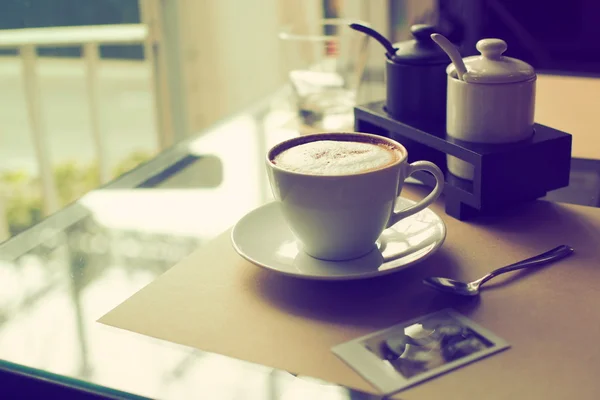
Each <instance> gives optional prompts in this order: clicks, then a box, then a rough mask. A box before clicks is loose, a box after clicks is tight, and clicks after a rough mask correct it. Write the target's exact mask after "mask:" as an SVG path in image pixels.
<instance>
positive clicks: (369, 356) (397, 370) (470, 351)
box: [331, 309, 510, 395]
mask: <svg viewBox="0 0 600 400" xmlns="http://www.w3.org/2000/svg"><path fill="white" fill-rule="evenodd" d="M509 347H510V346H509V344H508V343H507V342H506V341H504V340H503V339H501V338H499V337H498V336H496V335H494V334H493V333H492V332H490V331H488V330H487V329H484V328H482V327H481V326H479V325H477V324H476V323H475V322H473V321H471V320H470V319H469V318H467V317H465V316H464V315H461V314H459V313H458V312H456V311H454V310H450V309H447V310H442V311H438V312H435V313H433V314H428V315H425V316H422V317H418V318H415V319H413V320H411V321H407V322H402V323H400V324H397V325H394V326H392V327H390V328H387V329H384V330H381V331H378V332H375V333H373V334H370V335H367V336H363V337H361V338H358V339H354V340H351V341H349V342H346V343H342V344H339V345H337V346H334V347H333V348H332V349H331V351H333V353H335V355H337V356H338V357H339V358H340V359H342V360H343V361H344V362H345V363H346V364H348V365H349V366H350V367H351V368H352V369H354V370H355V371H356V372H358V373H359V374H360V375H361V376H362V377H363V378H365V379H366V380H367V381H369V382H370V383H371V384H372V385H373V386H374V387H375V388H376V389H377V390H379V391H380V392H381V393H382V394H384V395H390V394H392V393H395V392H398V391H400V390H403V389H406V388H408V387H410V386H413V385H416V384H417V383H420V382H423V381H425V380H428V379H431V378H433V377H435V376H438V375H441V374H443V373H446V372H448V371H451V370H453V369H456V368H459V367H462V366H463V365H465V364H468V363H471V362H473V361H476V360H479V359H481V358H483V357H487V356H489V355H490V354H494V353H497V352H499V351H501V350H504V349H507V348H509Z"/></svg>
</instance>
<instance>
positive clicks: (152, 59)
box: [0, 0, 173, 241]
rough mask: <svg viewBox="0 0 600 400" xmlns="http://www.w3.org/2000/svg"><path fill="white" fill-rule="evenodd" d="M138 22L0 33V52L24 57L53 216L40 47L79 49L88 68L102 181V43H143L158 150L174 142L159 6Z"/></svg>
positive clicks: (2, 229) (4, 229) (145, 9)
mask: <svg viewBox="0 0 600 400" xmlns="http://www.w3.org/2000/svg"><path fill="white" fill-rule="evenodd" d="M140 10H141V20H142V23H140V24H123V25H96V26H69V27H51V28H27V29H14V30H2V31H0V49H10V50H17V51H18V54H19V57H20V59H21V65H22V74H23V82H24V87H23V90H24V94H25V103H26V107H27V117H28V119H29V126H30V130H31V136H32V142H33V145H34V151H35V157H36V161H37V167H38V174H39V178H40V181H41V186H42V197H43V212H44V214H45V215H49V214H51V213H53V212H55V211H57V210H58V208H59V207H60V204H59V199H58V195H57V187H56V182H55V179H54V174H53V168H52V160H51V157H50V154H49V152H48V148H49V146H48V143H47V141H48V138H47V133H46V126H45V123H44V120H43V112H42V111H43V110H42V109H43V104H42V102H41V97H40V84H39V78H38V73H37V70H38V54H37V53H38V51H37V50H38V49H40V48H48V47H51V48H60V47H71V48H72V47H75V46H80V47H81V49H82V57H83V59H84V61H85V69H86V96H87V99H86V100H87V104H88V110H89V118H90V121H91V134H92V139H93V145H94V152H95V156H96V159H97V162H98V166H99V180H100V182H101V183H106V182H107V181H108V180H109V179H110V174H109V168H108V160H107V156H106V148H105V144H104V140H103V135H102V129H101V125H100V123H99V115H98V113H99V106H98V102H99V101H98V85H99V79H98V65H99V61H100V53H99V48H100V46H103V45H142V46H143V47H144V60H145V62H147V63H149V66H150V71H151V82H149V84H150V87H151V92H152V94H153V108H154V110H153V111H154V115H153V116H152V117H153V118H155V119H156V126H157V127H158V129H157V132H158V143H159V147H160V148H161V149H162V148H165V147H167V146H169V145H170V144H171V143H172V141H173V134H172V129H171V126H172V121H171V114H170V112H169V109H170V108H169V107H168V104H169V98H168V88H167V78H166V73H165V70H166V60H165V57H164V51H161V50H162V49H161V46H160V43H161V42H162V34H161V33H162V29H161V25H160V18H158V14H157V13H158V9H157V3H156V2H155V1H153V0H149V1H140ZM6 220H7V218H6V214H5V210H4V206H3V200H2V199H0V241H2V240H4V239H6V238H7V237H8V226H7V222H6Z"/></svg>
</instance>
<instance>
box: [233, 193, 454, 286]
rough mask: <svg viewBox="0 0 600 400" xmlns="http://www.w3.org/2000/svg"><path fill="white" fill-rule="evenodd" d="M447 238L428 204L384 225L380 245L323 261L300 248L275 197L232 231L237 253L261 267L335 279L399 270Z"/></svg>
mask: <svg viewBox="0 0 600 400" xmlns="http://www.w3.org/2000/svg"><path fill="white" fill-rule="evenodd" d="M411 204H414V202H413V201H411V200H408V199H404V198H400V199H399V201H398V207H397V208H398V209H403V208H406V207H408V206H409V205H411ZM445 238H446V225H444V222H443V221H442V219H441V218H440V217H439V216H438V215H437V214H436V213H434V212H433V211H431V210H430V209H428V208H426V209H425V210H423V211H421V212H419V213H417V214H415V215H412V216H410V217H408V218H406V219H404V220H402V221H400V222H399V223H397V224H396V225H394V226H393V227H391V228H390V229H387V230H385V231H384V233H383V234H382V235H381V237H380V238H379V241H378V249H375V250H373V251H372V252H371V253H369V254H367V255H366V256H363V257H361V258H356V259H354V260H348V261H337V262H336V261H325V260H319V259H316V258H313V257H311V256H309V255H307V254H305V253H304V252H302V251H301V250H300V249H299V247H298V244H297V242H296V239H295V238H294V236H293V235H292V232H291V231H290V229H289V228H288V227H287V225H286V223H285V221H284V219H283V215H282V214H281V211H280V209H279V204H278V203H277V202H273V203H269V204H266V205H264V206H262V207H259V208H257V209H255V210H254V211H251V212H250V213H248V214H246V215H245V216H244V217H243V218H242V219H240V220H239V221H238V223H237V224H236V225H235V226H234V227H233V231H232V232H231V242H232V243H233V247H234V248H235V250H236V251H237V252H238V254H240V255H241V256H242V257H244V258H245V259H246V260H248V261H250V262H251V263H253V264H256V265H258V266H259V267H263V268H266V269H268V270H271V271H273V272H277V273H280V274H284V275H289V276H293V277H297V278H305V279H318V280H336V281H340V280H351V279H365V278H372V277H376V276H381V275H386V274H390V273H392V272H397V271H400V270H402V269H404V268H407V267H409V266H411V265H413V264H416V263H417V262H419V261H422V260H424V259H425V258H427V257H429V256H430V255H432V254H433V253H435V252H436V251H437V250H438V249H439V248H440V246H441V245H442V243H443V242H444V239H445ZM382 243H383V244H384V245H382Z"/></svg>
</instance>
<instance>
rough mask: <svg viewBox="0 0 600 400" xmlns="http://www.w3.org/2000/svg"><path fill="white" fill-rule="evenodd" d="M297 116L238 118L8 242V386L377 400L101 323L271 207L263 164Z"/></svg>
mask: <svg viewBox="0 0 600 400" xmlns="http://www.w3.org/2000/svg"><path fill="white" fill-rule="evenodd" d="M268 110H269V105H268V104H267V106H266V111H268ZM289 118H291V114H286V113H285V111H273V112H265V109H262V110H259V112H258V113H249V114H243V115H240V116H238V117H236V118H232V119H230V120H228V121H226V122H225V123H223V124H221V125H218V126H217V127H215V128H213V129H212V130H209V131H208V132H206V133H205V134H204V135H201V136H200V137H198V138H194V139H191V140H189V141H188V142H185V143H181V144H180V145H177V146H175V147H173V148H171V149H170V150H168V151H166V152H164V153H163V154H161V155H159V156H158V157H156V158H155V159H154V160H152V161H150V162H149V163H146V164H144V165H142V166H140V167H139V168H137V169H136V170H134V171H132V172H131V173H129V174H127V175H125V176H123V177H121V178H119V179H117V180H115V181H114V182H112V183H110V184H109V185H107V186H106V187H103V188H101V189H99V190H96V191H92V192H90V193H88V194H87V195H85V196H84V197H82V198H81V199H80V200H79V201H77V202H76V203H74V204H71V205H70V206H68V207H66V208H65V209H63V210H62V211H60V212H59V213H57V214H55V215H53V216H51V217H49V218H47V219H46V220H44V221H42V223H40V224H38V225H37V226H35V227H33V228H31V229H29V230H27V231H25V232H23V233H22V234H20V235H17V236H15V237H13V238H12V239H11V240H9V241H7V242H5V243H3V244H1V245H0V359H1V360H4V361H2V362H0V381H2V382H13V380H12V378H14V377H15V376H17V375H15V374H21V375H24V376H29V377H37V378H42V379H44V380H48V381H49V382H57V383H60V384H62V385H66V386H68V387H69V386H70V387H75V388H79V389H81V390H86V391H88V392H89V391H92V392H97V393H100V394H101V395H102V396H107V397H110V396H112V397H115V398H120V397H135V396H143V397H150V398H167V399H170V398H211V399H219V398H227V399H229V398H257V399H259V398H260V399H262V398H266V399H306V398H311V399H318V398H322V399H340V400H341V399H369V398H376V397H374V396H370V395H367V394H363V393H359V392H356V391H352V390H350V389H347V388H343V387H340V386H337V385H331V384H328V383H326V382H320V381H316V380H312V379H310V378H304V377H299V378H298V377H294V376H293V375H292V374H290V373H288V372H284V371H278V370H274V369H272V368H269V367H266V366H260V365H254V364H250V363H247V362H243V361H238V360H234V359H231V358H228V357H225V356H221V355H218V354H211V353H205V352H202V351H199V350H195V349H192V348H188V347H184V346H179V345H175V344H172V343H168V342H164V341H160V340H156V339H153V338H149V337H145V336H142V335H138V334H134V333H131V332H127V331H122V330H118V329H115V328H112V327H108V326H104V325H102V324H100V323H98V322H96V321H97V319H98V318H99V317H101V316H102V315H104V314H105V313H106V312H108V311H109V310H111V309H112V308H114V307H115V306H117V305H118V304H120V303H121V302H122V301H124V300H125V299H127V298H128V297H130V296H131V295H132V294H133V293H135V292H136V291H137V290H139V289H141V288H142V287H144V286H145V285H147V284H148V283H150V282H151V281H152V280H154V279H155V278H156V277H157V276H158V275H160V274H161V273H163V272H165V271H166V270H167V269H169V268H170V267H172V266H173V265H174V264H176V263H177V262H178V261H180V260H181V259H183V258H184V257H186V256H187V255H188V254H190V253H191V252H192V251H194V250H195V249H197V248H198V247H200V246H202V245H203V244H204V243H206V242H207V241H209V240H211V239H212V238H213V237H215V236H216V235H217V234H219V233H221V232H222V231H223V230H225V229H227V228H228V227H229V226H231V225H232V224H233V223H234V222H235V221H237V219H239V218H240V217H241V216H242V215H244V214H245V213H246V212H248V211H249V210H251V209H253V208H255V207H257V206H259V205H261V204H264V203H265V202H268V201H269V200H270V199H271V195H270V191H269V188H268V183H267V180H266V175H265V173H264V170H263V167H264V166H263V163H262V157H263V154H264V150H265V148H266V146H268V145H269V143H272V142H274V141H277V140H281V139H282V138H284V137H286V136H289V135H291V134H294V133H293V132H297V129H296V128H295V127H291V128H289V129H288V128H285V127H284V128H281V126H282V121H284V124H283V125H285V121H286V120H287V119H289ZM274 127H278V128H274ZM232 144H234V145H232ZM17 381H18V380H17ZM36 388H37V386H36V385H35V384H32V383H30V382H29V383H27V384H26V385H21V386H20V387H18V388H17V390H19V391H20V393H21V394H22V395H24V396H25V395H27V394H28V392H27V390H30V391H32V390H34V391H35V390H37V389H36ZM43 390H44V392H43V393H45V394H48V393H53V392H52V391H49V389H48V388H47V387H46V388H45V389H43ZM58 393H59V396H60V395H61V394H60V393H62V396H64V395H66V392H58ZM81 393H84V392H81ZM81 393H80V394H81Z"/></svg>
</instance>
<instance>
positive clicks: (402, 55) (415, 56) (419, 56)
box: [386, 25, 450, 124]
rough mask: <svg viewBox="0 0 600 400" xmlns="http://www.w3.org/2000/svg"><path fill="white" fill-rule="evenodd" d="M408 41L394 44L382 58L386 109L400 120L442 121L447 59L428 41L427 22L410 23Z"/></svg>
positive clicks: (444, 105) (434, 31)
mask: <svg viewBox="0 0 600 400" xmlns="http://www.w3.org/2000/svg"><path fill="white" fill-rule="evenodd" d="M411 33H412V35H413V37H414V39H412V40H407V41H405V42H399V43H395V44H394V47H395V48H396V49H397V50H396V53H395V54H393V55H392V56H390V55H389V54H388V55H387V57H386V58H387V60H386V93H387V100H386V111H387V112H388V113H389V114H390V115H391V116H392V117H393V118H395V119H397V120H400V121H403V122H411V121H419V120H427V121H428V122H435V123H439V124H445V121H446V86H447V82H446V81H447V75H446V67H447V66H448V64H450V60H449V59H448V56H447V55H446V53H444V52H443V51H442V50H441V49H440V47H439V46H438V45H437V44H435V42H433V40H431V37H430V35H431V34H432V33H437V32H436V29H435V27H433V26H431V25H413V26H412V27H411Z"/></svg>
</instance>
